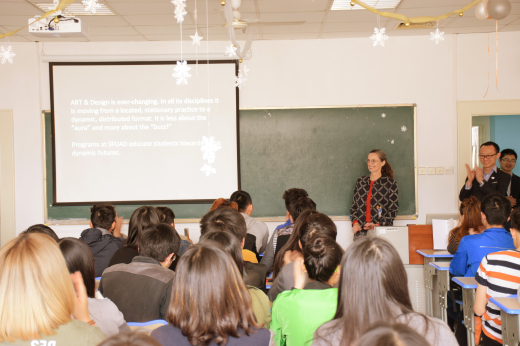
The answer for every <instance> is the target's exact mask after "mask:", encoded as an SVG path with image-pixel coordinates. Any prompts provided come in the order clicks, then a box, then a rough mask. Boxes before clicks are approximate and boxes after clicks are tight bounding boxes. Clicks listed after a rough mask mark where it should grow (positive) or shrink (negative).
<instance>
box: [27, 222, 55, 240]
mask: <svg viewBox="0 0 520 346" xmlns="http://www.w3.org/2000/svg"><path fill="white" fill-rule="evenodd" d="M29 233H43V234H46V235H48V236H49V237H51V238H52V239H54V241H55V242H56V243H57V242H59V241H60V238H58V235H57V234H56V233H55V232H54V231H53V230H52V228H50V227H48V226H46V225H43V224H41V223H40V224H36V225H32V226H31V227H29V228H27V229H26V230H25V231H23V232H22V233H20V234H29Z"/></svg>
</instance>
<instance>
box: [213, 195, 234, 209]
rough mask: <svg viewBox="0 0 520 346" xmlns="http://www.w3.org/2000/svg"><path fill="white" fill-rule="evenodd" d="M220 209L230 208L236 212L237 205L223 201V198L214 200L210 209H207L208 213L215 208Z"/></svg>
mask: <svg viewBox="0 0 520 346" xmlns="http://www.w3.org/2000/svg"><path fill="white" fill-rule="evenodd" d="M221 207H229V208H232V209H235V210H237V211H238V204H236V203H235V202H232V201H230V200H229V199H225V198H218V199H216V200H215V201H214V202H213V204H212V205H211V208H209V211H213V210H215V209H217V208H221Z"/></svg>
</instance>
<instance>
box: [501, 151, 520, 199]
mask: <svg viewBox="0 0 520 346" xmlns="http://www.w3.org/2000/svg"><path fill="white" fill-rule="evenodd" d="M517 157H518V155H517V154H516V152H515V151H514V150H513V149H504V150H502V152H501V153H500V159H499V162H500V170H501V171H502V172H504V173H507V174H509V175H510V176H511V183H510V184H509V186H508V188H507V194H506V196H507V198H508V199H509V201H510V202H511V206H513V208H517V207H519V206H520V205H519V204H518V203H517V201H518V199H519V198H520V177H519V176H518V175H516V174H513V169H515V165H516V159H517ZM518 202H520V201H518Z"/></svg>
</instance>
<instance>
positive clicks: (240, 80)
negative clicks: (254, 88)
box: [235, 71, 247, 89]
mask: <svg viewBox="0 0 520 346" xmlns="http://www.w3.org/2000/svg"><path fill="white" fill-rule="evenodd" d="M246 80H247V78H246V76H245V75H244V74H243V73H242V72H241V71H238V76H235V87H238V88H239V89H242V86H243V85H246Z"/></svg>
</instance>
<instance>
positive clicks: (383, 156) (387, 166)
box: [369, 149, 394, 179]
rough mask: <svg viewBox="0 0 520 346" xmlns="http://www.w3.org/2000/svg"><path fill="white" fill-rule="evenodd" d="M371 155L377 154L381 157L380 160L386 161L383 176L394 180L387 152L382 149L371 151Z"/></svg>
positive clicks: (382, 170) (382, 169) (382, 171)
mask: <svg viewBox="0 0 520 346" xmlns="http://www.w3.org/2000/svg"><path fill="white" fill-rule="evenodd" d="M369 154H377V156H379V160H381V161H385V162H386V163H385V165H384V166H383V167H381V175H384V176H385V177H389V178H390V179H394V170H393V169H392V166H391V165H390V162H388V159H387V158H386V154H385V152H384V151H383V150H381V149H374V150H371V151H370V153H369Z"/></svg>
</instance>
